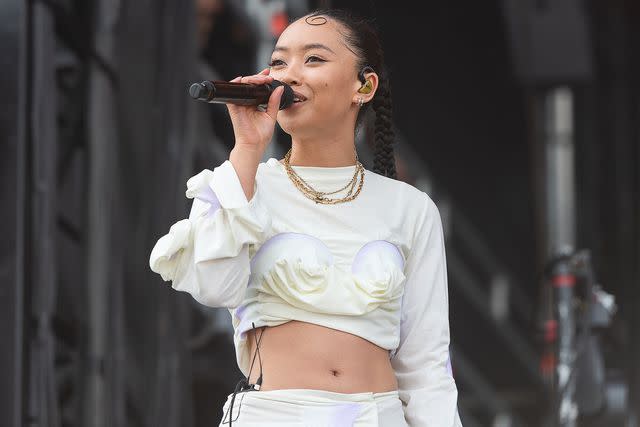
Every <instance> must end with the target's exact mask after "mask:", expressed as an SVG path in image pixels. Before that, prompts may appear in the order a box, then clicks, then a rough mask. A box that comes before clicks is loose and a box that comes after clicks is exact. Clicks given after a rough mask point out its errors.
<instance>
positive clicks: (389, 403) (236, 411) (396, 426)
mask: <svg viewBox="0 0 640 427" xmlns="http://www.w3.org/2000/svg"><path fill="white" fill-rule="evenodd" d="M232 396H233V393H232V394H230V395H229V396H228V397H227V401H226V402H225V404H224V407H223V418H222V422H221V423H220V424H219V427H229V420H230V419H231V420H232V424H231V427H235V426H237V427H254V426H256V427H257V426H259V427H276V426H278V427H282V426H285V427H294V426H295V427H408V425H407V423H406V421H405V419H404V412H403V411H402V402H401V401H400V399H399V397H398V391H397V390H394V391H388V392H383V393H372V392H364V393H337V392H333V391H326V390H314V389H282V390H267V391H255V390H251V391H244V392H239V393H237V394H236V398H235V401H234V404H233V417H232V418H231V413H230V411H229V407H230V406H231V397H232Z"/></svg>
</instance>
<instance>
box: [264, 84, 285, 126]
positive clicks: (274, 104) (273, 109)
mask: <svg viewBox="0 0 640 427" xmlns="http://www.w3.org/2000/svg"><path fill="white" fill-rule="evenodd" d="M283 92H284V86H278V87H277V88H276V89H275V90H274V91H273V92H271V96H270V97H269V103H268V104H267V111H266V113H267V114H268V115H269V116H271V118H272V119H273V120H274V121H275V120H276V119H277V117H278V111H279V110H280V98H282V93H283Z"/></svg>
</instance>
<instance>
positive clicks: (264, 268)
mask: <svg viewBox="0 0 640 427" xmlns="http://www.w3.org/2000/svg"><path fill="white" fill-rule="evenodd" d="M292 167H293V169H294V170H295V171H296V172H297V173H298V174H299V175H300V176H301V177H302V178H303V179H304V180H305V181H307V182H308V183H309V184H310V185H311V186H312V187H313V188H315V189H316V190H319V191H332V190H333V191H334V190H335V189H337V188H340V187H342V186H343V185H344V184H345V183H346V182H348V181H349V179H350V178H351V177H352V176H353V174H354V171H355V169H354V168H355V166H344V167H316V166H292ZM186 196H187V197H188V198H192V199H193V204H192V207H191V212H190V214H189V217H188V218H186V219H182V220H180V221H178V222H176V223H175V224H173V225H172V226H171V228H170V230H169V233H168V234H166V235H165V236H163V237H161V238H160V239H159V240H158V241H157V243H156V244H155V246H154V248H153V250H152V251H151V256H150V259H149V264H150V267H151V269H152V270H153V271H155V272H156V273H158V274H160V275H161V276H162V278H163V279H164V280H165V281H169V280H170V281H172V287H173V288H174V289H176V290H179V291H185V292H188V293H190V294H191V295H192V296H193V298H195V299H196V300H197V301H198V302H200V303H201V304H204V305H207V306H212V307H226V308H228V310H229V312H230V313H231V317H232V325H233V328H234V343H235V348H236V357H237V363H238V366H239V368H240V370H241V371H242V372H243V373H244V374H245V375H247V374H248V370H249V362H250V357H249V346H248V343H247V339H246V338H247V335H246V332H247V331H248V330H249V329H251V324H252V322H253V323H254V324H255V326H256V327H260V326H264V325H266V326H275V325H280V324H283V323H285V322H288V321H290V320H300V321H304V322H310V323H314V324H318V325H323V326H327V327H330V328H333V329H337V330H341V331H345V332H349V333H351V334H354V335H357V336H360V337H362V338H364V339H367V340H369V341H371V342H372V343H374V344H376V345H378V346H380V347H382V348H384V349H387V350H389V357H390V361H391V364H392V367H393V369H394V371H395V374H396V378H397V380H398V387H399V389H398V391H399V396H400V399H401V401H402V404H403V410H404V414H405V419H406V421H407V423H408V424H409V425H410V426H411V427H427V426H429V427H449V426H455V427H457V426H461V425H462V424H461V422H460V418H459V415H458V409H457V396H458V392H457V387H456V384H455V381H454V379H453V376H452V372H451V366H450V361H449V303H448V291H447V270H446V258H445V246H444V239H443V230H442V222H441V219H440V214H439V212H438V208H437V207H436V205H435V204H434V202H433V201H432V200H431V198H430V197H429V196H428V195H427V194H426V193H424V192H422V191H420V190H418V189H416V188H415V187H413V186H411V185H409V184H406V183H404V182H401V181H397V180H394V179H390V178H387V177H384V176H382V175H379V174H377V173H375V172H373V171H370V170H365V180H364V185H363V187H362V190H361V192H360V194H359V195H358V197H356V198H355V199H354V200H352V201H349V202H346V203H338V204H333V205H325V204H318V203H315V202H314V201H312V200H310V199H308V198H306V197H305V196H304V195H303V194H302V193H301V192H300V191H299V190H298V189H297V188H296V187H295V186H294V185H293V183H292V182H291V181H290V179H289V177H288V176H287V173H286V170H285V167H284V165H283V164H282V163H280V162H279V161H278V160H277V159H275V158H270V159H269V160H267V161H266V162H262V163H260V165H259V166H258V170H257V173H256V179H255V185H254V195H253V196H252V198H251V200H247V198H246V195H245V193H244V191H243V189H242V186H241V184H240V181H239V178H238V175H237V173H236V171H235V169H234V167H233V165H232V163H231V162H230V161H228V160H226V161H225V162H223V163H222V164H221V165H219V166H218V167H216V168H214V170H213V171H211V170H209V169H205V170H203V171H202V172H200V173H199V174H197V175H195V176H193V177H191V178H190V179H189V180H188V181H187V191H186Z"/></svg>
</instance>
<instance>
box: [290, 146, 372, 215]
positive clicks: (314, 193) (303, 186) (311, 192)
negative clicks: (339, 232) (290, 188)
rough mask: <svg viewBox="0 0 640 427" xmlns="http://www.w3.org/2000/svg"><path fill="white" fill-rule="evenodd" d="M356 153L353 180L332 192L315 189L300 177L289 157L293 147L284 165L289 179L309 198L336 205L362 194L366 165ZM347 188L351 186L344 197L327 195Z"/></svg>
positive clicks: (317, 201)
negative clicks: (329, 196) (332, 197)
mask: <svg viewBox="0 0 640 427" xmlns="http://www.w3.org/2000/svg"><path fill="white" fill-rule="evenodd" d="M354 151H355V148H354ZM355 153H356V165H355V166H356V170H355V171H354V173H353V177H352V178H351V181H349V182H348V183H347V185H345V186H344V187H342V188H341V189H339V190H336V191H331V192H324V191H318V190H316V189H314V188H313V187H311V186H310V185H309V183H307V182H306V181H305V180H304V179H302V177H300V175H298V174H297V173H296V172H295V171H294V170H293V168H292V167H291V164H290V163H289V158H290V157H291V149H289V151H287V154H285V156H284V167H285V169H286V171H287V175H288V176H289V179H290V180H291V181H292V182H293V184H294V185H295V186H296V188H297V189H298V190H300V191H301V192H302V194H304V195H305V196H306V197H307V198H309V199H311V200H313V201H314V202H316V203H322V204H325V205H334V204H337V203H344V202H348V201H350V200H353V199H355V198H356V197H357V196H358V194H360V190H362V184H364V166H362V163H360V161H359V160H358V153H357V152H355ZM358 176H359V177H360V183H359V184H358V188H357V190H356V191H355V193H354V192H353V190H354V188H355V186H356V183H357V182H358ZM347 188H349V191H348V192H347V195H346V196H344V197H342V198H339V199H331V198H328V197H326V196H327V195H329V194H335V193H338V192H340V191H343V190H346V189H347Z"/></svg>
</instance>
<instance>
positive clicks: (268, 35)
mask: <svg viewBox="0 0 640 427" xmlns="http://www.w3.org/2000/svg"><path fill="white" fill-rule="evenodd" d="M317 7H340V8H347V9H350V10H352V11H354V12H357V13H359V14H361V15H363V16H365V17H369V18H372V19H374V20H375V23H376V25H377V26H378V28H379V31H380V34H381V37H382V41H383V44H384V47H385V50H386V59H387V64H388V67H389V70H390V75H391V86H392V93H393V102H394V107H393V108H394V120H395V128H396V135H397V146H396V154H397V164H398V170H399V179H401V180H404V181H407V182H409V183H411V184H412V185H415V186H416V187H418V188H420V189H421V190H423V191H425V192H427V193H428V194H429V195H430V196H431V197H432V198H433V199H434V200H435V201H436V204H437V205H438V207H439V208H440V211H441V213H442V216H443V222H444V225H445V234H446V238H447V243H446V246H447V263H448V270H449V292H450V320H451V334H452V335H451V339H452V341H451V342H452V344H451V351H452V364H453V371H454V376H455V378H456V381H457V384H458V388H459V391H460V394H459V409H460V413H461V418H462V420H463V424H464V425H465V427H472V426H493V427H510V426H552V425H562V426H572V425H580V426H637V425H638V412H639V410H640V194H639V193H640V174H639V169H638V163H639V162H640V148H639V147H640V3H639V2H637V1H635V0H627V1H624V0H608V1H595V0H592V1H581V0H485V1H464V2H435V1H425V2H413V1H393V2H390V1H337V0H336V1H329V0H326V1H310V0H309V1H307V0H295V1H293V0H291V1H286V0H235V1H228V0H192V1H188V0H162V1H157V0H156V1H151V0H136V1H133V0H89V1H88V0H40V1H25V0H2V1H1V2H0V94H2V101H1V103H0V105H1V108H0V141H1V144H2V156H1V157H0V162H1V166H2V180H1V181H0V182H1V184H0V185H1V186H2V192H1V193H0V197H1V198H2V222H1V223H0V227H2V237H3V239H2V240H1V243H0V248H1V252H0V280H1V281H2V286H1V287H0V337H2V344H1V348H2V350H1V351H0V425H2V426H60V427H62V426H86V427H98V426H136V427H137V426H140V427H142V426H145V427H146V426H149V427H156V426H158V427H173V426H176V427H177V426H184V427H188V426H193V427H200V426H203V427H204V426H214V425H218V422H219V421H220V419H221V416H222V404H223V402H224V400H225V399H226V396H227V395H228V394H229V393H231V392H232V391H233V388H234V386H235V384H236V383H237V381H238V380H239V379H240V378H241V373H240V371H239V370H238V368H237V366H236V361H235V354H234V350H233V343H232V329H231V319H230V315H229V313H228V311H227V310H226V309H215V308H209V307H205V306H202V305H199V304H198V303H196V302H195V301H194V300H193V299H191V297H190V296H189V295H187V294H183V293H178V292H175V291H173V290H172V289H171V287H170V284H169V283H166V282H163V281H162V280H161V278H160V277H159V275H157V274H155V273H153V272H151V271H150V269H149V266H148V258H149V254H150V251H151V249H152V247H153V245H154V244H155V242H156V240H157V239H158V238H159V237H160V236H162V235H163V234H165V233H166V232H167V230H168V228H169V226H170V225H171V224H173V223H174V222H175V221H177V220H178V219H180V218H184V217H186V216H187V214H188V211H189V208H190V201H189V200H188V199H186V198H185V196H184V191H185V188H186V187H185V182H186V180H187V178H189V177H190V176H192V175H195V174H196V173H197V172H199V171H200V170H202V169H203V168H209V169H213V168H214V167H215V166H217V165H218V164H220V163H222V162H223V161H224V160H226V159H227V158H228V153H229V150H230V149H231V148H232V147H233V143H234V140H233V132H232V128H231V123H230V120H229V118H228V115H227V110H226V107H225V106H223V105H219V104H206V103H202V102H197V101H194V100H192V99H191V98H190V97H189V96H188V93H187V89H188V87H189V85H190V84H191V83H193V82H197V81H201V80H205V79H209V80H230V79H232V78H234V77H236V76H238V75H248V74H254V73H256V72H257V71H259V70H261V69H263V68H265V67H266V66H267V63H268V61H269V56H270V54H271V49H272V48H273V46H274V44H275V41H276V40H277V37H278V35H279V34H280V33H281V32H282V30H283V29H284V28H285V27H286V25H287V23H288V22H290V21H291V20H293V19H295V18H297V17H299V16H301V15H303V14H304V13H306V12H308V11H310V10H312V9H315V8H317ZM372 136H373V132H372V131H371V127H370V124H369V125H367V124H365V126H364V128H363V130H362V131H361V132H360V133H358V138H357V146H358V151H359V153H360V158H361V160H362V161H363V163H364V164H365V167H368V168H371V167H372V164H371V150H370V147H371V144H372V142H371V141H372ZM289 144H290V140H289V139H288V138H287V135H286V134H284V133H283V132H281V131H278V132H277V134H276V136H275V137H274V141H273V143H272V144H270V146H269V151H268V152H267V153H265V158H267V157H277V158H281V157H282V156H283V154H284V153H285V152H286V150H287V149H288V146H289Z"/></svg>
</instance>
